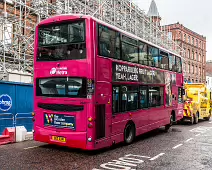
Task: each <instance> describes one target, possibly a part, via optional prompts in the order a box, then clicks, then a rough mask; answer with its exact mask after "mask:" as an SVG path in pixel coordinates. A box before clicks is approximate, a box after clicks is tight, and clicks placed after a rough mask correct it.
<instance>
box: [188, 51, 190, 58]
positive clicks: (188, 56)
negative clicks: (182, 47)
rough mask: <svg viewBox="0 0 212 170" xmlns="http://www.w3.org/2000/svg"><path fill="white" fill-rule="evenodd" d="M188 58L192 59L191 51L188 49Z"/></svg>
mask: <svg viewBox="0 0 212 170" xmlns="http://www.w3.org/2000/svg"><path fill="white" fill-rule="evenodd" d="M188 58H190V50H189V49H188Z"/></svg>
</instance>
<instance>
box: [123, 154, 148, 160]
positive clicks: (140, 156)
mask: <svg viewBox="0 0 212 170" xmlns="http://www.w3.org/2000/svg"><path fill="white" fill-rule="evenodd" d="M125 156H126V157H130V156H134V157H139V158H148V159H149V158H151V157H149V156H142V155H133V154H128V155H125Z"/></svg>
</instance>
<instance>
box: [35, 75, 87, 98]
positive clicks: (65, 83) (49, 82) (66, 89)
mask: <svg viewBox="0 0 212 170" xmlns="http://www.w3.org/2000/svg"><path fill="white" fill-rule="evenodd" d="M86 85H87V80H86V79H85V78H73V77H60V78H44V79H43V78H42V79H37V88H36V95H37V96H46V97H71V98H86V94H87V89H86Z"/></svg>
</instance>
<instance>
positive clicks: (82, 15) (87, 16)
mask: <svg viewBox="0 0 212 170" xmlns="http://www.w3.org/2000/svg"><path fill="white" fill-rule="evenodd" d="M63 16H73V17H79V18H85V19H86V18H91V19H93V20H95V21H96V22H98V23H100V24H103V25H105V26H108V27H109V28H112V29H114V30H116V31H119V32H122V33H124V34H126V35H127V36H129V37H131V38H135V39H138V40H140V41H142V42H144V43H147V44H149V45H151V46H154V47H156V48H159V49H161V50H163V51H164V52H167V53H171V54H173V55H176V56H178V57H180V58H181V59H183V60H185V59H184V58H183V57H181V56H180V55H179V54H176V53H174V52H172V51H170V50H167V49H165V48H163V47H160V46H158V45H156V44H153V43H151V42H149V41H147V40H144V39H142V38H140V37H138V36H136V35H134V34H132V33H129V32H127V31H124V30H122V29H120V28H118V27H116V26H114V25H111V24H108V23H106V22H104V21H102V20H99V19H97V18H95V17H93V16H91V15H84V14H71V13H70V14H59V15H54V16H51V17H49V18H47V19H44V20H42V21H41V22H40V23H38V24H37V26H38V25H40V24H43V23H46V22H48V20H49V19H53V18H57V17H63Z"/></svg>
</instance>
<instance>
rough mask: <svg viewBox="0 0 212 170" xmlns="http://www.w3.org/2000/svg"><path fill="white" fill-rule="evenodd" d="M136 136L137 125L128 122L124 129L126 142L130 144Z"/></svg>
mask: <svg viewBox="0 0 212 170" xmlns="http://www.w3.org/2000/svg"><path fill="white" fill-rule="evenodd" d="M134 138H135V126H134V124H133V123H128V124H127V125H126V127H125V129H124V142H125V143H126V144H127V145H128V144H131V143H132V142H133V140H134Z"/></svg>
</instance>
